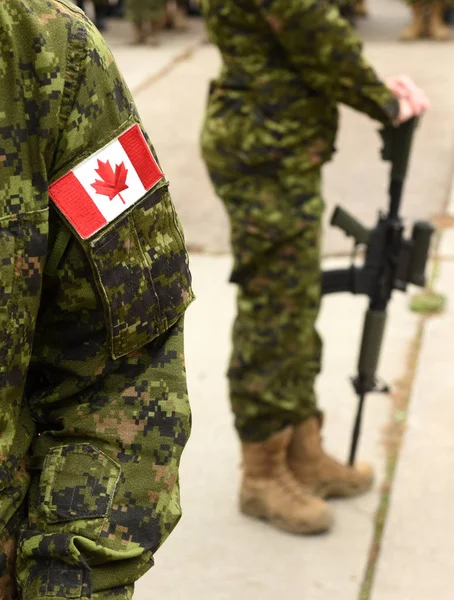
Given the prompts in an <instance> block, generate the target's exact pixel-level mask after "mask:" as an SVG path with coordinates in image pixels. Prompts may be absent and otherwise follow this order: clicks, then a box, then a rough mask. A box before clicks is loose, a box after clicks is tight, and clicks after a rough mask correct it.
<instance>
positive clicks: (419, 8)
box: [399, 4, 425, 42]
mask: <svg viewBox="0 0 454 600" xmlns="http://www.w3.org/2000/svg"><path fill="white" fill-rule="evenodd" d="M411 9H412V12H413V21H412V22H411V23H410V25H408V26H407V27H405V29H404V30H403V31H402V32H401V34H400V36H399V39H401V40H402V41H403V42H410V41H412V40H417V39H419V38H422V37H423V36H424V33H425V18H424V17H425V11H424V6H423V5H422V4H416V5H415V6H412V7H411Z"/></svg>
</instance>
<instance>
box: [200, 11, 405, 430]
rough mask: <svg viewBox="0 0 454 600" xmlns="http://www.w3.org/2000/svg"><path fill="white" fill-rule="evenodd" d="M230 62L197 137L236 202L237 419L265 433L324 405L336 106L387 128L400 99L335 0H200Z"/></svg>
mask: <svg viewBox="0 0 454 600" xmlns="http://www.w3.org/2000/svg"><path fill="white" fill-rule="evenodd" d="M202 8H203V11H204V15H205V22H206V26H207V30H208V32H209V35H210V38H211V40H212V41H213V42H214V43H215V44H216V45H217V46H218V48H219V50H220V52H221V56H222V63H223V64H222V69H221V73H220V75H219V77H218V78H217V79H216V80H214V81H213V82H212V83H211V88H210V94H209V99H208V106H207V111H206V118H205V122H204V126H203V130H202V135H201V145H202V151H203V157H204V160H205V162H206V165H207V167H208V171H209V173H210V176H211V179H212V182H213V185H214V187H215V189H216V192H217V194H218V195H219V197H220V198H221V199H222V201H223V202H224V204H225V207H226V209H227V212H228V215H229V218H230V226H231V242H232V249H233V254H234V261H235V262H234V269H233V273H232V281H234V282H236V283H237V284H238V285H239V294H238V302H237V319H236V322H235V325H234V329H233V353H232V358H231V362H230V367H229V373H228V375H229V381H230V394H231V402H232V407H233V411H234V414H235V423H236V427H237V430H238V432H239V435H240V437H241V438H242V439H243V440H244V441H263V440H264V439H266V438H267V437H269V436H270V435H271V434H272V433H274V432H276V431H277V430H279V429H281V428H282V427H283V426H285V425H286V424H288V423H298V422H300V421H301V420H303V419H305V418H307V417H309V416H312V415H313V414H315V413H316V412H317V408H316V399H315V393H314V380H315V377H316V374H317V372H318V371H319V368H320V351H321V344H320V340H319V338H318V336H317V333H316V331H315V328H314V323H315V320H316V317H317V312H318V306H319V302H320V265H319V262H320V253H319V248H320V221H321V216H322V212H323V202H322V195H321V189H320V170H321V166H322V165H323V163H325V162H326V161H328V160H329V159H330V157H331V155H332V153H333V150H334V141H335V136H336V129H337V121H338V109H337V105H338V104H339V103H340V102H343V103H345V104H348V105H350V106H352V107H353V108H356V109H358V110H360V111H362V112H364V113H366V114H368V115H369V116H370V117H372V118H374V119H377V120H379V121H381V122H383V123H391V122H393V121H394V120H395V119H396V117H397V115H398V103H397V101H396V99H395V98H394V96H393V95H392V94H391V92H389V90H388V89H387V88H386V87H385V86H384V84H383V83H382V82H381V81H380V80H379V79H378V77H377V75H376V73H375V72H374V70H373V69H372V68H371V66H370V65H369V64H368V63H367V62H366V60H365V59H364V57H363V54H362V48H361V43H360V40H359V39H358V37H357V36H356V34H355V33H354V31H353V29H352V28H351V27H350V26H349V25H348V23H347V22H346V21H345V20H344V19H341V18H340V16H339V11H338V9H337V8H336V7H334V6H332V5H331V3H330V2H328V1H326V2H320V1H315V0H202Z"/></svg>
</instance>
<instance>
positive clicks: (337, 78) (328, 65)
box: [255, 0, 399, 123]
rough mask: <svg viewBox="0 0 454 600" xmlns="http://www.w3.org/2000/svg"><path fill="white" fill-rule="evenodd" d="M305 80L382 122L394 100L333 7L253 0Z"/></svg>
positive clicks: (302, 0)
mask: <svg viewBox="0 0 454 600" xmlns="http://www.w3.org/2000/svg"><path fill="white" fill-rule="evenodd" d="M255 2H256V4H257V5H258V8H259V9H260V11H261V13H262V14H263V16H264V18H265V19H266V21H267V22H268V23H269V25H270V27H271V28H272V30H273V32H274V35H275V36H276V38H277V39H278V40H279V42H280V44H281V45H282V46H283V47H284V48H285V50H286V52H287V54H288V57H289V60H290V61H291V62H292V63H293V65H294V66H295V67H296V68H297V69H298V71H299V72H300V74H301V77H302V79H303V80H304V82H306V83H307V84H308V85H310V86H313V87H314V88H316V89H318V90H321V91H323V92H324V93H325V94H326V95H327V96H329V97H332V98H335V99H336V100H337V101H338V102H342V103H344V104H348V105H350V106H352V107H353V108H355V109H357V110H359V111H361V112H364V113H366V114H368V115H369V116H370V117H372V118H374V119H377V120H379V121H382V122H384V123H391V122H394V121H395V119H396V118H397V116H398V111H399V107H398V103H397V101H396V99H395V97H394V95H393V94H392V93H391V92H390V91H389V90H388V88H387V87H386V86H385V84H384V83H383V82H382V81H380V80H379V78H378V77H377V75H376V73H375V71H374V70H373V68H372V67H371V66H370V65H369V64H368V62H367V61H366V60H365V58H364V56H363V52H362V45H361V42H360V40H359V38H358V37H357V35H356V33H355V32H354V30H353V29H352V28H351V27H350V26H349V24H348V23H347V21H345V20H344V19H342V18H341V17H340V16H339V12H338V10H337V8H335V7H332V6H327V5H326V4H325V3H324V2H320V1H319V0H255Z"/></svg>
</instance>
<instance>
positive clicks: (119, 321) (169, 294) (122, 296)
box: [90, 187, 193, 358]
mask: <svg viewBox="0 0 454 600" xmlns="http://www.w3.org/2000/svg"><path fill="white" fill-rule="evenodd" d="M90 257H91V260H92V262H93V264H94V267H95V273H96V277H97V281H98V284H99V287H100V291H101V294H102V298H103V302H104V307H105V312H106V315H107V318H108V324H109V330H110V334H111V353H112V356H113V357H114V358H119V357H121V356H124V355H125V354H129V353H130V352H133V351H134V350H136V349H137V348H140V347H141V346H143V345H145V344H147V343H148V342H150V341H152V340H153V339H154V338H156V337H157V336H159V335H161V334H162V333H164V332H165V331H166V330H167V329H168V328H169V327H171V326H172V325H173V324H174V323H175V322H176V321H177V320H178V319H179V318H180V316H181V315H182V314H183V313H184V311H185V310H186V308H187V306H188V305H189V304H190V302H191V301H192V299H193V293H192V289H191V275H190V272H189V266H188V256H187V252H186V249H185V245H184V240H183V235H182V231H181V228H180V225H179V222H178V217H177V215H176V214H175V211H174V208H173V205H172V202H171V199H170V194H169V192H168V190H167V187H162V188H160V189H158V190H155V191H153V192H151V193H149V194H147V195H146V196H145V197H144V199H143V200H141V201H140V202H139V203H138V204H137V205H135V206H134V208H133V209H132V210H131V211H130V212H128V213H126V214H125V215H124V216H122V217H121V218H120V219H119V220H117V221H115V223H114V224H113V225H112V226H111V227H110V228H109V230H107V231H106V232H104V233H103V234H102V235H101V236H99V237H98V238H97V239H96V240H94V241H93V242H91V244H90Z"/></svg>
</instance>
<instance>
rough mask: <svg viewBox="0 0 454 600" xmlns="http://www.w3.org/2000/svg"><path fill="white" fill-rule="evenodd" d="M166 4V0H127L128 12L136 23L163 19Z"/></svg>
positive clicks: (129, 16)
mask: <svg viewBox="0 0 454 600" xmlns="http://www.w3.org/2000/svg"><path fill="white" fill-rule="evenodd" d="M166 5H167V1H166V0H126V14H127V16H128V19H129V20H130V21H133V22H134V23H141V22H144V21H150V20H153V19H161V18H163V17H164V15H165V11H166Z"/></svg>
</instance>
